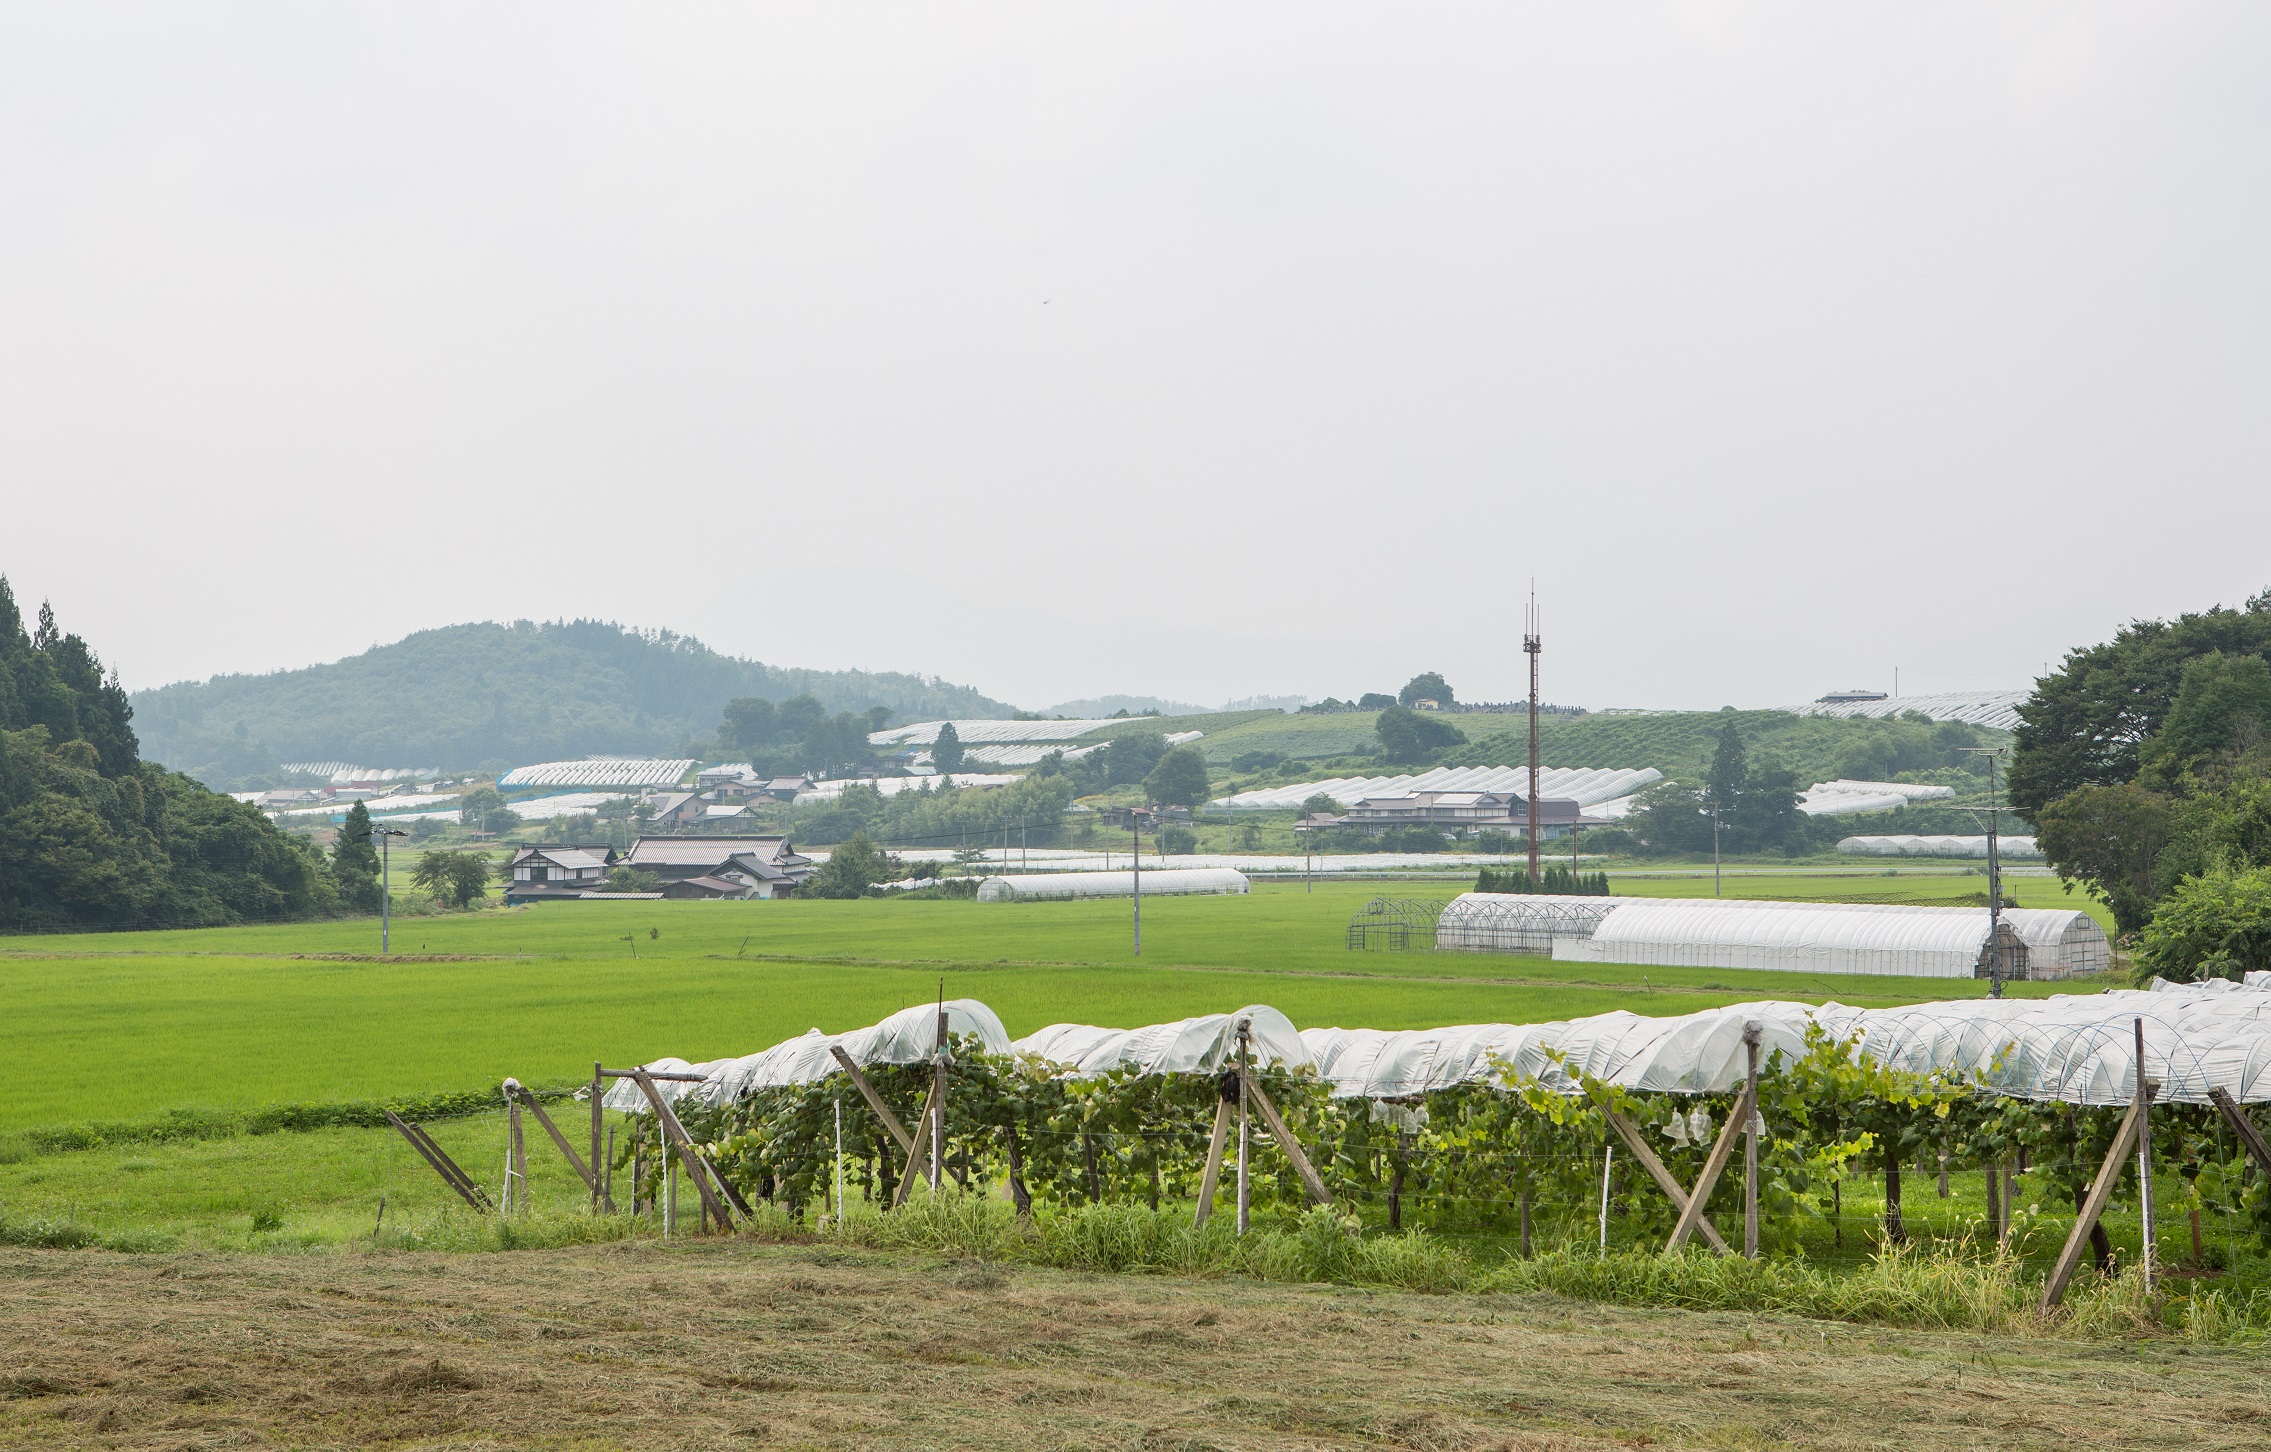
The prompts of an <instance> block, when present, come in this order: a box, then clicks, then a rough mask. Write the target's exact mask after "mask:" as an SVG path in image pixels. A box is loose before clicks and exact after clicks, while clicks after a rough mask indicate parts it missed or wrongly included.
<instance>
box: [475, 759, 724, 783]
mask: <svg viewBox="0 0 2271 1452" xmlns="http://www.w3.org/2000/svg"><path fill="white" fill-rule="evenodd" d="M693 769H694V761H693V759H692V758H691V757H688V758H686V759H684V760H679V761H665V760H657V759H655V758H652V757H625V756H594V757H588V758H586V759H584V760H581V761H540V762H538V763H536V764H535V765H534V766H516V767H514V768H513V769H512V770H511V771H508V772H506V773H505V774H504V775H503V776H500V777H498V778H497V786H498V788H499V789H500V790H506V791H509V790H511V789H512V788H514V787H530V786H562V787H666V786H671V785H674V784H676V782H677V781H678V779H679V778H680V777H682V776H684V775H686V773H687V772H689V771H692V770H693Z"/></svg>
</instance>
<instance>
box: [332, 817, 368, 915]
mask: <svg viewBox="0 0 2271 1452" xmlns="http://www.w3.org/2000/svg"><path fill="white" fill-rule="evenodd" d="M331 877H332V880H333V881H334V882H336V883H338V885H339V905H340V906H341V907H343V908H345V909H347V910H348V911H349V912H358V913H375V912H377V911H378V909H379V854H378V848H377V847H376V846H374V845H373V844H372V842H371V813H370V809H369V808H368V807H365V806H364V805H363V804H362V803H361V802H357V803H355V804H354V805H353V806H351V807H349V808H348V809H347V820H346V821H344V822H342V823H340V825H339V840H338V841H337V842H334V843H333V844H332V847H331Z"/></svg>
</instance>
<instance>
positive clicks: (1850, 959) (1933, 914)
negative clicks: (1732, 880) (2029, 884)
mask: <svg viewBox="0 0 2271 1452" xmlns="http://www.w3.org/2000/svg"><path fill="white" fill-rule="evenodd" d="M1988 921H1989V920H1988V913H1987V909H1986V908H1984V907H1976V908H1974V907H1929V906H1921V905H1916V904H1909V903H1858V902H1788V901H1756V900H1749V899H1741V898H1703V899H1678V898H1605V897H1556V896H1551V895H1547V894H1538V895H1535V896H1532V895H1528V894H1523V893H1489V892H1470V893H1463V894H1461V895H1460V896H1458V897H1457V898H1454V899H1453V900H1452V901H1451V903H1450V904H1449V905H1448V906H1446V907H1445V908H1444V909H1443V914H1442V916H1441V917H1440V918H1439V919H1437V921H1436V926H1435V946H1436V947H1437V948H1438V949H1449V950H1452V951H1456V952H1486V953H1488V952H1496V953H1551V954H1552V955H1553V956H1554V957H1556V958H1559V959H1562V960H1563V961H1565V962H1577V963H1636V964H1660V965H1663V966H1666V967H1690V968H1749V969H1768V970H1782V971H1786V972H1802V973H1874V974H1903V975H1910V976H1915V977H1924V978H1969V977H1971V976H1973V975H1974V973H1976V972H1977V970H1978V965H1979V958H1980V949H1981V948H1982V947H1983V946H1984V945H1985V944H1986V942H1987V934H1988ZM2003 921H2004V922H2005V923H2007V924H2009V926H2010V928H2011V931H2012V932H2014V933H2016V934H2017V935H2018V938H2019V941H2020V942H2022V943H2024V944H2025V945H2026V950H2027V951H2026V963H2025V965H2024V971H2023V972H2016V973H2014V975H2013V976H2019V977H2026V978H2070V977H2073V976H2075V975H2077V974H2087V973H2095V972H2098V971H2099V970H2101V969H2103V968H2104V967H2105V966H2106V965H2107V964H2108V963H2110V962H2111V961H2112V953H2113V949H2112V945H2111V944H2110V943H2109V942H2108V941H2107V940H2106V936H2105V929H2104V928H2102V927H2100V926H2099V925H2098V922H2097V920H2096V919H2095V918H2092V917H2091V916H2090V915H2089V914H2088V913H2085V912H2078V911H2075V910H2072V909H2068V908H2006V909H2004V911H2003Z"/></svg>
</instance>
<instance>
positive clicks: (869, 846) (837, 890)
mask: <svg viewBox="0 0 2271 1452" xmlns="http://www.w3.org/2000/svg"><path fill="white" fill-rule="evenodd" d="M890 874H891V859H890V858H888V857H886V856H885V855H884V854H883V849H881V848H880V847H877V846H876V845H875V844H874V843H873V842H870V841H869V840H868V838H867V834H866V833H865V832H855V833H853V834H852V839H851V840H850V841H848V842H840V843H838V844H837V845H836V846H834V847H832V848H830V849H829V851H828V860H827V861H826V862H823V863H821V864H820V870H819V871H818V872H815V873H813V874H812V876H811V877H810V878H808V879H806V881H805V884H804V888H803V893H804V895H805V896H807V897H833V898H847V897H864V896H866V894H867V890H868V889H869V888H871V887H873V886H874V885H875V884H877V883H878V882H883V881H885V880H887V879H888V878H889V877H890Z"/></svg>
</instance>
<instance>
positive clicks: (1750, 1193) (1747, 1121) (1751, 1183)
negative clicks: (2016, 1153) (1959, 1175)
mask: <svg viewBox="0 0 2271 1452" xmlns="http://www.w3.org/2000/svg"><path fill="white" fill-rule="evenodd" d="M1760 1030H1761V1026H1760V1024H1759V1022H1758V1020H1757V1019H1752V1020H1751V1021H1750V1022H1749V1023H1746V1024H1744V1025H1743V1048H1744V1050H1745V1051H1746V1052H1747V1053H1748V1055H1749V1058H1750V1068H1749V1070H1748V1074H1747V1077H1746V1079H1745V1081H1744V1088H1743V1103H1744V1104H1745V1105H1746V1106H1748V1108H1749V1110H1750V1112H1749V1113H1747V1114H1745V1115H1744V1116H1743V1259H1745V1260H1757V1259H1758V1124H1759V1119H1758V1041H1759V1034H1760ZM1940 1193H1941V1194H1943V1195H1945V1194H1947V1193H1948V1171H1947V1168H1946V1165H1945V1163H1944V1162H1943V1164H1942V1166H1941V1169H1940Z"/></svg>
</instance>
